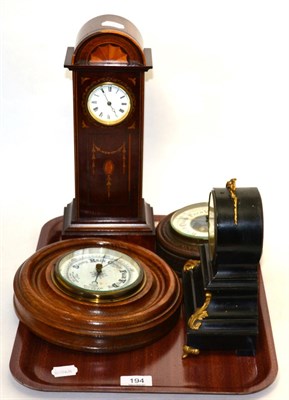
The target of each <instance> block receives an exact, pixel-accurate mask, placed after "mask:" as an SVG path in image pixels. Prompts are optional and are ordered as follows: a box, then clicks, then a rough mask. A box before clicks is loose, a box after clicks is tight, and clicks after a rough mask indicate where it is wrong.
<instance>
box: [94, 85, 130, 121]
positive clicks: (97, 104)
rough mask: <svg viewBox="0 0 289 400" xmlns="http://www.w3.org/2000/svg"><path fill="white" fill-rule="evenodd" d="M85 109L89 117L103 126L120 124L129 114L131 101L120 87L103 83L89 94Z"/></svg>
mask: <svg viewBox="0 0 289 400" xmlns="http://www.w3.org/2000/svg"><path fill="white" fill-rule="evenodd" d="M87 108H88V111H89V113H90V115H91V116H92V117H93V118H94V119H95V120H96V121H98V122H99V123H101V124H104V125H115V124H119V123H120V122H122V121H123V120H124V119H125V118H126V117H127V116H128V114H129V112H130V109H131V100H130V96H129V95H128V93H127V91H126V90H125V89H124V88H123V87H122V86H120V85H118V84H115V83H112V82H105V83H102V84H100V85H98V86H96V87H95V88H94V89H93V90H92V91H91V92H90V94H89V96H88V100H87Z"/></svg>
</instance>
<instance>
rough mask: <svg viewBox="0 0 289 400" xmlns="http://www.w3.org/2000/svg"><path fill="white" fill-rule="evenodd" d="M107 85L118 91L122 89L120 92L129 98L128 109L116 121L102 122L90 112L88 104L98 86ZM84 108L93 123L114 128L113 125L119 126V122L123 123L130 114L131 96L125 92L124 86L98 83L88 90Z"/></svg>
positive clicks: (105, 82)
mask: <svg viewBox="0 0 289 400" xmlns="http://www.w3.org/2000/svg"><path fill="white" fill-rule="evenodd" d="M108 85H114V86H117V87H119V88H120V89H122V90H123V91H124V92H125V93H126V95H127V97H128V98H129V107H128V109H127V110H126V112H125V113H124V114H123V115H122V116H121V117H120V118H118V119H117V120H116V121H105V120H103V119H101V118H98V117H97V116H96V115H95V113H94V112H92V110H91V107H90V103H89V99H90V98H91V96H92V93H93V92H94V91H95V90H96V89H97V88H98V87H100V86H108ZM86 107H87V110H88V112H89V115H90V116H91V117H92V118H93V119H94V120H95V121H97V122H98V123H99V124H101V125H106V126H114V125H118V124H120V123H121V122H123V121H124V120H125V119H126V118H127V117H128V115H129V114H130V112H131V110H132V98H131V95H130V93H129V91H128V90H127V88H126V87H125V86H124V85H122V84H119V83H118V82H113V81H104V82H100V83H98V84H97V85H96V86H94V87H93V88H92V89H91V90H90V92H89V94H88V96H87V100H86Z"/></svg>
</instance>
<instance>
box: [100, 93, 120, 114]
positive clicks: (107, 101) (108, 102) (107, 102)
mask: <svg viewBox="0 0 289 400" xmlns="http://www.w3.org/2000/svg"><path fill="white" fill-rule="evenodd" d="M101 91H102V93H103V95H104V97H105V99H106V104H107V105H108V106H109V107H110V108H111V109H112V112H114V113H115V116H116V117H117V113H116V111H115V109H114V108H113V107H112V103H111V101H109V100H108V98H107V95H106V93H105V91H104V90H103V89H101Z"/></svg>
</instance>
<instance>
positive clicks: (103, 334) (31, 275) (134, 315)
mask: <svg viewBox="0 0 289 400" xmlns="http://www.w3.org/2000/svg"><path fill="white" fill-rule="evenodd" d="M14 293H15V295H14V304H15V310H16V313H17V315H18V317H19V319H20V320H21V321H22V322H23V323H24V324H25V325H26V326H27V327H28V328H29V329H30V330H31V331H32V332H33V333H35V334H36V335H38V336H40V337H42V338H43V339H45V340H47V341H49V342H51V343H53V344H56V345H59V346H62V347H67V348H71V349H75V350H82V351H90V352H96V353H111V352H119V351H126V350H131V349H134V348H138V347H141V346H144V345H146V344H149V343H151V342H153V341H155V340H157V339H159V338H160V337H162V336H163V335H165V334H166V333H167V332H168V331H169V330H170V329H171V328H172V327H173V326H174V324H175V322H176V321H177V320H178V315H179V307H180V303H181V287H180V283H179V280H178V278H177V277H176V275H175V274H174V272H173V271H172V270H171V268H170V267H169V266H168V265H167V264H166V263H165V262H164V261H163V260H162V259H161V258H159V257H158V256H157V255H156V254H154V253H153V252H151V251H150V250H147V249H145V248H143V247H141V246H138V245H134V244H129V243H125V242H121V241H116V240H107V241H104V240H101V239H94V238H78V239H67V240H64V241H60V242H57V243H54V244H51V245H48V246H46V247H43V248H42V249H40V250H38V251H37V252H36V253H34V255H32V256H31V257H30V258H29V259H28V260H26V261H25V262H24V263H23V264H22V266H21V267H20V268H19V269H18V271H17V273H16V275H15V279H14Z"/></svg>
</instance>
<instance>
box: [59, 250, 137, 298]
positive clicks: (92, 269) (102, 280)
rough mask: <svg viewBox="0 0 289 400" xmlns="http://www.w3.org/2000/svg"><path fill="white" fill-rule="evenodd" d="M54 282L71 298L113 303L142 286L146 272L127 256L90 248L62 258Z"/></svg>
mask: <svg viewBox="0 0 289 400" xmlns="http://www.w3.org/2000/svg"><path fill="white" fill-rule="evenodd" d="M55 278H56V281H57V283H58V285H59V286H60V288H61V289H63V290H64V291H65V292H69V294H71V295H72V296H76V297H83V298H90V299H96V300H97V299H99V300H101V299H107V300H114V299H120V298H124V297H127V296H129V295H130V294H131V293H132V292H133V293H135V291H136V290H137V289H138V288H139V287H140V286H141V284H142V282H143V279H144V272H143V269H142V268H141V266H140V265H139V264H138V263H137V262H136V261H135V260H134V259H132V258H131V257H130V256H128V255H127V254H125V253H122V252H119V251H116V250H113V249H110V248H104V247H98V248H96V247H88V248H85V249H81V250H76V251H73V252H70V253H68V254H66V255H65V256H64V257H62V258H61V259H60V260H59V261H58V263H57V264H56V266H55Z"/></svg>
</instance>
